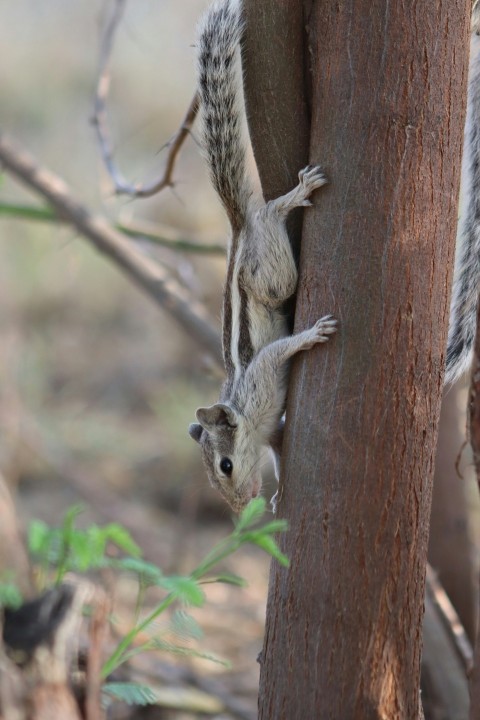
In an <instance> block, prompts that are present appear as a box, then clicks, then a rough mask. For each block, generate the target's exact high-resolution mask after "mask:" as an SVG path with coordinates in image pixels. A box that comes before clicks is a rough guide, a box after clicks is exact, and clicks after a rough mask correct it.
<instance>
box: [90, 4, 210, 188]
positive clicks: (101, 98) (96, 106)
mask: <svg viewBox="0 0 480 720" xmlns="http://www.w3.org/2000/svg"><path fill="white" fill-rule="evenodd" d="M126 4H127V0H114V2H113V8H112V13H111V15H110V18H109V20H108V22H107V24H106V27H105V33H104V35H103V38H102V42H101V47H100V60H99V70H98V82H97V86H96V89H95V97H94V103H93V116H92V124H93V125H94V127H95V130H96V133H97V139H98V143H99V145H100V150H101V153H102V158H103V162H104V163H105V167H106V168H107V171H108V173H109V175H110V177H111V178H112V180H113V183H114V186H115V192H116V193H118V194H119V195H130V196H131V197H143V198H145V197H151V196H152V195H155V194H156V193H158V192H160V191H161V190H164V189H165V188H167V187H173V185H174V181H173V171H174V169H175V162H176V159H177V155H178V153H179V151H180V148H181V147H182V145H183V143H184V142H185V139H186V138H187V136H188V135H189V133H190V130H191V128H192V125H193V123H194V121H195V117H196V115H197V112H198V104H199V100H198V95H197V93H195V95H194V97H193V98H192V100H191V102H190V105H189V107H188V110H187V112H186V113H185V117H184V118H183V120H182V123H181V125H180V127H179V129H178V130H177V132H176V133H175V135H174V136H173V137H172V138H171V140H170V142H169V143H168V148H169V149H168V154H167V159H166V163H165V169H164V171H163V173H162V175H161V177H159V178H158V179H157V180H155V181H154V182H152V183H150V184H145V185H140V184H136V185H134V184H132V183H129V182H128V181H127V180H126V179H125V177H124V176H123V175H122V173H121V172H120V170H119V169H118V167H117V165H116V163H115V160H114V158H113V147H112V142H111V140H110V133H109V125H108V113H107V98H108V92H109V89H110V68H109V65H110V58H111V55H112V50H113V44H114V39H115V34H116V31H117V28H118V26H119V24H120V22H121V20H122V17H123V14H124V12H125V7H126Z"/></svg>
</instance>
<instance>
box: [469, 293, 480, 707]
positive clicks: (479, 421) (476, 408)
mask: <svg viewBox="0 0 480 720" xmlns="http://www.w3.org/2000/svg"><path fill="white" fill-rule="evenodd" d="M469 423H470V442H471V445H472V450H473V461H474V465H475V470H476V473H477V482H478V489H479V490H480V306H479V309H478V313H477V337H476V339H475V354H474V358H473V364H472V380H471V384H470V403H469ZM478 597H479V598H480V593H479V596H478ZM478 610H479V620H478V623H477V638H476V644H475V650H474V658H473V663H474V667H473V672H472V674H471V676H470V704H471V707H470V720H480V606H479V608H478Z"/></svg>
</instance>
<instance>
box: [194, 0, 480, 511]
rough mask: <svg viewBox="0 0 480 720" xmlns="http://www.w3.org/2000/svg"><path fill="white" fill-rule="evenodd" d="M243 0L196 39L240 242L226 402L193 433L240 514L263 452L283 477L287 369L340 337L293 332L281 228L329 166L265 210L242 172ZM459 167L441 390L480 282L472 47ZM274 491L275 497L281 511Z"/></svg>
mask: <svg viewBox="0 0 480 720" xmlns="http://www.w3.org/2000/svg"><path fill="white" fill-rule="evenodd" d="M243 27H244V24H243V20H242V0H216V1H215V2H214V3H213V5H212V6H211V7H210V8H209V10H207V13H206V15H205V17H204V19H203V21H202V22H201V24H200V28H199V34H198V73H199V94H200V105H201V108H202V120H203V125H202V145H203V148H204V151H205V155H206V158H207V162H208V165H209V169H210V174H211V179H212V182H213V186H214V188H215V190H216V192H217V194H218V195H219V197H220V200H221V202H222V204H223V206H224V208H225V211H226V213H227V216H228V219H229V222H230V225H231V230H232V235H231V240H230V243H229V248H228V267H227V277H226V283H225V287H224V297H223V338H222V340H223V356H224V363H225V370H226V380H225V382H224V384H223V387H222V390H221V394H220V399H219V402H218V403H216V404H214V405H212V406H211V407H204V408H199V409H198V410H197V412H196V418H197V422H196V423H192V424H191V425H190V427H189V434H190V436H191V437H192V438H193V439H194V440H196V441H197V442H198V443H199V444H200V446H201V450H202V455H203V460H204V464H205V467H206V470H207V474H208V477H209V480H210V483H211V484H212V485H213V486H214V487H216V488H217V489H218V490H219V491H220V493H221V494H222V496H223V497H224V498H225V500H226V501H227V502H228V503H229V505H230V506H231V507H232V509H233V510H234V511H236V512H240V511H241V510H242V509H243V508H244V507H245V506H246V505H247V504H248V503H249V502H250V500H251V499H252V498H253V497H256V496H257V495H258V494H259V493H260V490H261V483H262V479H261V472H260V454H261V450H262V448H263V447H270V449H271V450H272V453H273V458H274V465H275V472H276V475H277V479H278V473H279V462H280V452H281V444H282V435H283V421H282V417H283V414H284V411H285V402H286V394H287V383H288V361H289V360H290V358H291V357H292V356H293V355H295V354H296V353H297V352H300V351H302V350H308V349H310V348H312V347H313V346H314V345H316V344H317V343H324V342H326V341H327V340H328V339H329V337H330V336H331V335H332V334H333V333H335V332H336V329H337V322H336V320H335V319H334V318H333V317H332V316H331V315H326V316H325V317H322V318H320V319H319V320H318V321H317V322H316V323H315V325H314V326H313V327H311V328H310V329H307V330H304V331H303V332H300V333H298V334H295V335H288V329H287V319H286V317H285V316H284V314H283V313H282V308H283V306H284V303H285V301H286V300H287V299H288V298H289V297H290V296H291V295H292V294H293V293H294V292H295V288H296V284H297V268H296V264H295V261H294V258H293V255H292V251H291V246H290V242H289V239H288V235H287V231H286V227H285V221H286V218H287V216H288V213H289V212H290V211H291V210H293V208H296V207H308V206H310V205H311V204H312V203H311V200H310V196H311V195H312V193H313V192H314V191H315V190H316V189H318V188H321V187H322V186H323V185H325V184H326V182H327V180H326V177H325V176H324V174H323V172H322V170H321V169H320V168H319V167H317V166H307V167H306V168H304V169H303V170H301V171H300V172H299V175H298V179H299V182H298V185H297V186H296V187H295V188H294V189H293V190H291V191H290V192H289V193H287V194H286V195H283V196H281V197H279V198H277V199H275V200H272V201H270V202H267V203H265V201H264V199H263V197H262V196H261V195H259V194H258V193H256V192H254V190H253V187H252V185H251V183H250V181H249V178H248V176H247V173H246V150H247V141H246V140H245V138H244V133H243V132H242V125H243V119H244V116H245V109H244V103H243V93H242V71H241V41H242V34H243ZM472 31H473V33H474V34H473V36H472V43H473V42H474V41H477V42H478V43H480V39H479V38H478V37H477V34H478V33H479V32H480V0H477V2H476V3H475V6H474V10H473V22H472ZM473 50H474V48H473V46H472V55H471V58H473V59H471V64H470V79H469V87H470V92H469V100H468V105H467V122H466V130H465V147H464V158H463V163H462V191H461V196H462V208H463V209H462V213H461V217H460V220H459V226H458V233H457V237H458V240H457V245H458V246H459V250H458V251H457V260H456V266H455V272H454V284H453V293H452V302H451V312H450V325H449V335H448V345H447V352H446V356H447V360H446V373H445V382H446V383H448V382H453V381H454V380H455V379H457V378H458V377H459V376H460V375H461V374H462V373H463V372H464V370H465V369H466V368H467V367H468V365H469V363H470V362H471V356H472V351H473V343H474V337H475V329H476V310H477V303H478V292H479V280H478V278H480V196H478V197H476V196H475V195H474V194H473V188H474V187H478V186H479V184H480V124H479V123H477V124H475V122H473V119H474V118H475V119H478V117H479V116H480V53H479V52H478V49H477V50H476V52H474V51H473ZM276 498H277V495H275V496H274V497H273V498H272V506H273V510H274V511H275V504H276Z"/></svg>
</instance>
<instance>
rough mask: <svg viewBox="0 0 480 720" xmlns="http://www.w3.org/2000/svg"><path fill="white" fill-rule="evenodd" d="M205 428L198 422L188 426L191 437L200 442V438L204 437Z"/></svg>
mask: <svg viewBox="0 0 480 720" xmlns="http://www.w3.org/2000/svg"><path fill="white" fill-rule="evenodd" d="M202 432H203V428H202V426H201V425H199V424H198V423H191V424H190V425H189V426H188V434H189V435H190V437H191V438H192V439H193V440H195V441H196V442H198V443H199V442H200V438H201V437H202Z"/></svg>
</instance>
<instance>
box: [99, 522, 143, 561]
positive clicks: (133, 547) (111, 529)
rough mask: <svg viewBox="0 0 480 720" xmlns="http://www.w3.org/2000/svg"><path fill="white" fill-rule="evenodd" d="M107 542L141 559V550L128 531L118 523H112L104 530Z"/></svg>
mask: <svg viewBox="0 0 480 720" xmlns="http://www.w3.org/2000/svg"><path fill="white" fill-rule="evenodd" d="M103 534H104V537H105V539H106V540H108V541H110V542H112V543H114V544H115V545H118V547H119V548H120V549H121V550H123V551H124V552H126V553H129V554H130V555H132V556H133V557H140V555H141V554H142V551H141V549H140V548H139V546H138V545H137V543H136V542H135V541H134V539H133V538H132V536H131V535H130V533H129V532H128V530H127V529H126V528H124V527H122V525H119V524H118V523H110V524H109V525H106V526H105V527H104V528H103Z"/></svg>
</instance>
